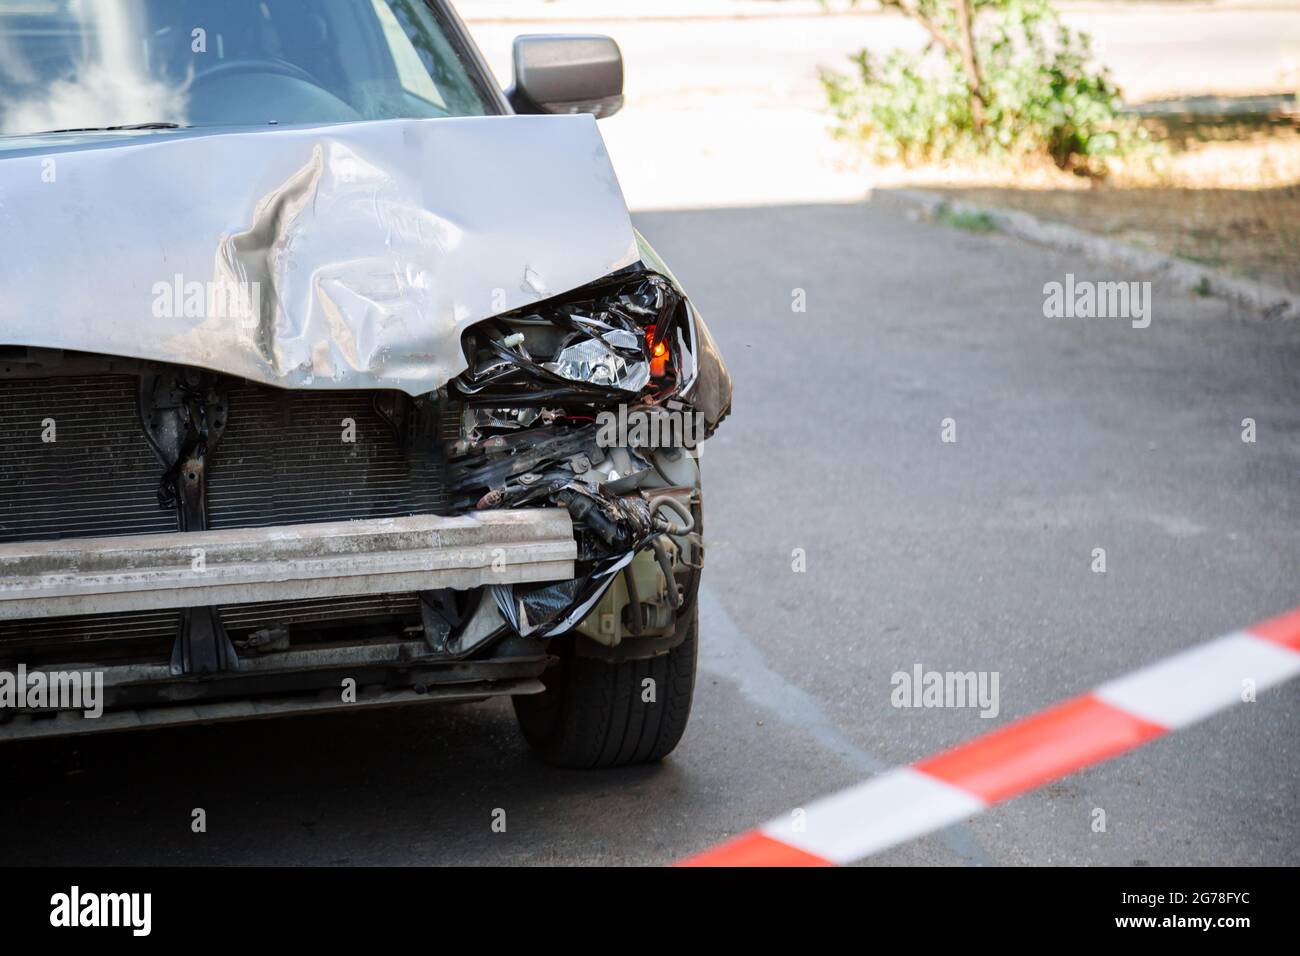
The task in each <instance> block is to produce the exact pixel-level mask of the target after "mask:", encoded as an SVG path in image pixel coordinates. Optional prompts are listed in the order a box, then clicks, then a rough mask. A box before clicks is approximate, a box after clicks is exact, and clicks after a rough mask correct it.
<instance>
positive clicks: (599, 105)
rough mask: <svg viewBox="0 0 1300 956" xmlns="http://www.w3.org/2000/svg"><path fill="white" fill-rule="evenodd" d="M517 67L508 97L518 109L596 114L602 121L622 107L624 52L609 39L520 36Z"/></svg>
mask: <svg viewBox="0 0 1300 956" xmlns="http://www.w3.org/2000/svg"><path fill="white" fill-rule="evenodd" d="M514 66H515V78H514V85H513V86H511V87H510V89H508V90H507V91H506V96H507V97H508V98H509V100H510V105H511V106H513V107H514V109H515V112H516V113H591V114H593V115H594V116H595V117H596V118H597V119H600V118H601V117H605V116H613V115H614V114H615V113H617V112H618V111H619V109H620V108H621V107H622V106H623V54H622V53H621V52H620V51H619V48H618V44H617V43H615V42H614V41H613V40H612V39H611V38H609V37H606V36H599V35H595V34H568V35H546V34H542V35H538V34H531V35H527V36H519V37H515V46H514Z"/></svg>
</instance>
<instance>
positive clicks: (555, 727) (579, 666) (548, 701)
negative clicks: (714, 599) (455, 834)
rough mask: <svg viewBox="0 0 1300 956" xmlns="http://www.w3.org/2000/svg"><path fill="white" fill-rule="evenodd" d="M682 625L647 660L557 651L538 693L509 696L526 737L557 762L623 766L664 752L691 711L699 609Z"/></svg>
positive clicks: (676, 738) (674, 741)
mask: <svg viewBox="0 0 1300 956" xmlns="http://www.w3.org/2000/svg"><path fill="white" fill-rule="evenodd" d="M693 603H694V602H692V604H693ZM681 626H684V627H685V628H686V635H685V637H684V638H683V639H682V641H681V643H679V644H678V645H677V646H676V647H674V648H672V649H671V650H669V651H668V652H667V653H665V654H661V655H659V656H658V657H652V658H649V659H648V660H633V661H620V662H617V663H611V662H608V661H603V660H598V659H596V658H591V657H582V656H580V655H578V654H575V653H573V652H572V650H571V649H570V650H569V652H568V653H565V654H562V655H561V657H560V660H559V662H558V663H557V664H555V665H554V666H553V667H551V668H549V669H548V670H547V671H546V673H545V674H543V675H542V682H543V683H544V684H545V685H546V691H545V692H544V693H541V694H530V695H527V696H522V697H515V698H514V699H513V700H514V706H515V716H516V717H517V718H518V720H519V728H520V729H521V730H522V731H523V734H524V737H525V739H527V741H528V743H529V744H531V745H532V747H533V748H534V749H535V750H537V751H538V753H539V754H540V755H541V757H542V759H543V760H545V761H546V762H547V763H549V764H553V765H554V766H557V767H570V768H576V769H594V768H597V767H628V766H632V765H633V764H641V763H652V762H654V761H657V760H662V759H663V758H664V757H666V756H668V754H670V753H672V751H673V748H674V747H676V746H677V742H678V741H679V740H681V739H682V733H683V732H684V731H685V730H686V721H687V719H688V718H689V717H690V714H691V696H692V693H693V692H694V690H695V658H696V637H697V635H698V633H699V611H698V608H696V607H692V608H691V610H690V611H689V616H688V617H687V618H686V620H685V621H683V622H682V625H681Z"/></svg>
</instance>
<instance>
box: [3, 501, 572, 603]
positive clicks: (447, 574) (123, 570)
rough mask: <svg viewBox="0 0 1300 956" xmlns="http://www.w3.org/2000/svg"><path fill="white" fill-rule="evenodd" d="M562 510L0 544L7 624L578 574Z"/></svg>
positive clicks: (569, 527)
mask: <svg viewBox="0 0 1300 956" xmlns="http://www.w3.org/2000/svg"><path fill="white" fill-rule="evenodd" d="M576 556H577V546H576V544H575V542H574V536H573V526H572V522H571V520H570V518H569V515H568V513H567V512H565V511H564V510H563V509H560V508H530V509H520V510H514V511H488V512H478V513H475V514H470V515H463V516H458V517H439V516H437V515H418V516H414V517H407V518H382V519H378V520H369V521H339V522H326V523H321V524H305V525H289V526H282V527H274V528H243V529H235V530H226V531H194V532H182V533H178V534H155V535H137V536H128V537H116V538H82V539H73V540H65V541H38V542H21V543H16V544H0V620H15V619H20V618H40V617H55V616H59V615H68V614H99V613H110V612H117V611H142V610H153V609H158V608H185V607H205V606H213V605H219V604H233V603H241V604H245V603H251V602H255V601H278V600H303V599H308V598H325V597H350V596H356V595H362V594H396V593H400V592H406V591H418V590H429V589H432V588H456V589H462V590H463V589H468V588H473V587H478V586H480V585H486V584H516V583H522V582H530V581H560V580H567V579H570V578H572V577H573V576H574V569H573V561H574V558H575V557H576Z"/></svg>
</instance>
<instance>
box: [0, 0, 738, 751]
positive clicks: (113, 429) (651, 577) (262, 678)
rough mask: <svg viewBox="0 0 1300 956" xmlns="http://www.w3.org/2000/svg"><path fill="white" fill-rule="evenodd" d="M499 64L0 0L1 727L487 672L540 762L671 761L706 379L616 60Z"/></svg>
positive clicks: (300, 26)
mask: <svg viewBox="0 0 1300 956" xmlns="http://www.w3.org/2000/svg"><path fill="white" fill-rule="evenodd" d="M514 60H515V77H514V84H513V86H512V87H511V88H510V90H509V91H507V92H506V93H502V92H501V91H500V90H498V89H497V88H496V86H495V85H494V83H493V81H492V78H491V75H490V73H489V71H488V70H487V68H486V66H485V65H484V63H483V60H482V58H481V56H480V55H479V53H478V52H477V51H476V50H475V49H474V47H473V45H472V44H471V42H470V40H469V38H468V36H467V34H466V32H465V29H464V26H463V25H462V24H461V22H460V21H459V20H458V19H457V17H456V15H455V13H454V12H453V11H452V10H451V9H450V8H449V7H448V5H447V4H446V3H444V2H441V0H430V2H424V0H223V2H221V3H212V2H206V0H203V2H200V0H96V2H93V3H89V2H80V0H38V2H24V3H21V4H7V3H3V2H0V236H2V237H3V239H2V240H0V242H3V249H2V252H3V255H2V256H0V674H5V675H9V677H10V680H9V681H8V682H7V684H4V685H3V686H8V687H10V688H13V687H15V686H16V684H17V685H19V686H18V687H17V689H18V690H19V691H21V693H18V694H16V695H15V694H9V695H8V696H6V694H5V693H4V692H3V690H2V689H0V739H16V738H30V737H41V736H57V735H63V734H75V733H85V732H94V731H103V730H115V729H126V728H136V727H150V726H159V725H171V724H182V723H204V722H213V721H221V720H230V719H242V718H253V717H264V716H274V715H281V714H300V713H309V712H321V711H338V710H350V709H358V708H367V707H381V706H392V705H398V704H409V703H420V702H430V701H466V700H480V699H485V698H489V697H493V696H510V697H512V699H513V702H514V707H515V711H516V714H517V715H518V718H519V723H520V726H521V728H522V730H523V734H524V736H525V737H526V738H527V740H528V741H529V743H531V744H532V745H533V746H534V747H535V748H536V749H537V750H538V751H539V752H540V753H541V754H542V755H543V756H544V757H545V758H546V759H548V760H550V761H551V762H553V763H556V764H558V765H562V766H572V767H598V766H617V765H625V764H631V763H639V762H645V761H651V760H657V759H659V758H661V757H663V756H664V755H665V754H667V753H668V752H670V751H671V750H672V749H673V748H674V747H675V746H676V744H677V742H678V740H679V739H680V737H681V734H682V732H683V730H684V728H685V725H686V720H687V716H688V712H689V710H690V705H691V696H692V689H693V684H694V675H695V657H696V641H697V610H696V593H697V589H698V587H699V580H700V573H701V568H702V566H703V561H704V541H703V538H702V533H703V513H702V498H701V485H700V469H699V454H698V443H699V441H701V440H703V439H704V438H707V437H708V436H709V435H711V434H712V432H713V430H714V429H715V428H717V426H718V424H719V423H720V422H721V420H722V419H723V418H724V417H725V416H726V414H727V413H728V412H729V410H730V405H731V382H730V378H729V376H728V374H727V371H726V369H725V367H724V365H723V363H722V361H721V359H720V357H719V355H718V352H717V349H716V347H715V345H714V343H713V340H712V339H711V337H710V335H709V332H708V329H707V328H706V327H705V325H704V323H703V321H702V319H701V317H700V315H699V313H698V312H697V311H696V309H695V308H694V306H693V305H692V303H691V302H690V300H689V299H688V298H687V296H686V295H685V293H684V292H683V291H682V288H681V286H680V285H679V283H678V282H677V281H676V280H675V279H674V277H673V276H672V274H671V272H670V271H669V270H668V268H667V267H666V266H665V265H664V263H663V262H662V261H661V260H660V259H659V258H658V256H656V255H655V253H654V252H653V250H651V249H650V247H649V246H648V245H647V244H646V243H645V241H644V239H643V238H642V237H641V236H639V235H638V234H637V233H636V232H635V230H634V229H633V228H632V225H631V222H630V220H629V217H628V212H627V208H626V205H625V203H624V200H623V197H622V194H621V192H620V190H619V186H618V182H617V179H616V177H615V175H614V171H613V169H612V168H611V166H610V162H609V158H608V156H607V154H606V152H605V148H604V144H603V142H602V140H601V137H600V134H599V132H598V131H597V129H596V125H595V118H596V117H598V116H602V115H608V114H609V113H611V112H613V111H615V110H616V109H618V108H619V106H620V105H621V103H622V62H621V58H620V55H619V52H618V48H617V46H615V45H614V43H613V41H611V40H609V39H607V38H603V37H592V36H566V37H539V36H529V37H521V38H519V39H518V40H517V41H516V44H515V50H514ZM525 114H534V115H525ZM20 673H21V674H22V675H23V678H22V680H21V681H18V682H15V681H14V680H13V675H16V674H20ZM74 678H76V680H77V681H78V682H80V681H81V680H82V679H83V678H84V680H85V682H86V686H98V687H100V688H102V690H101V699H100V700H99V701H98V702H97V703H96V706H95V708H90V707H85V706H82V705H83V704H84V703H85V702H84V701H81V702H77V701H71V700H67V699H63V697H64V696H66V695H60V694H59V693H56V692H55V691H56V689H61V690H67V689H69V688H70V687H72V684H73V679H74ZM96 682H98V683H96ZM38 685H39V687H40V688H41V689H42V692H41V693H40V694H35V693H32V691H33V690H34V689H35V688H36V687H37V686H38ZM83 689H84V688H83ZM92 710H98V711H101V712H100V713H92V712H91V711H92Z"/></svg>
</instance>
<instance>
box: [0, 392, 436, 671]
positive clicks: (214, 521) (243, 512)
mask: <svg viewBox="0 0 1300 956" xmlns="http://www.w3.org/2000/svg"><path fill="white" fill-rule="evenodd" d="M137 391H138V379H137V378H136V377H135V376H133V375H92V376H76V377H53V378H48V379H7V380H0V541H43V540H51V539H57V538H70V537H101V536H111V535H126V534H161V533H168V532H176V531H178V530H179V528H178V521H177V515H176V511H175V509H174V508H163V507H161V506H160V505H159V503H158V483H159V480H160V478H161V477H162V473H163V465H162V463H161V462H160V461H159V459H158V458H157V457H156V456H155V455H154V453H153V450H152V448H151V447H150V446H149V444H148V442H147V441H146V440H145V438H144V435H143V432H142V430H141V426H140V423H139V412H138V404H137ZM376 398H377V396H376V393H375V392H369V391H338V392H334V391H329V392H293V391H283V390H279V389H271V388H264V387H260V386H255V385H251V384H242V383H238V384H233V385H232V386H231V388H230V391H229V403H228V405H229V411H228V415H227V419H226V420H227V424H226V429H225V432H224V434H223V435H222V437H221V440H220V441H219V442H218V444H217V446H216V447H215V449H213V451H212V452H211V454H210V456H209V460H208V470H207V477H208V482H207V504H208V527H210V528H213V529H218V528H255V527H267V526H271V525H281V524H297V523H310V522H320V521H344V520H350V519H365V518H390V517H399V516H402V515H407V514H418V513H430V512H432V513H445V511H446V497H445V494H444V492H443V487H442V470H441V466H440V464H439V462H438V460H437V459H435V458H433V457H430V454H426V453H425V452H423V451H418V452H409V453H408V451H406V450H405V449H404V447H403V443H402V442H400V441H399V439H398V435H397V433H396V431H395V427H394V425H392V424H390V422H389V421H388V420H386V419H385V417H384V416H382V415H381V414H380V413H379V412H378V411H377V410H376V404H375V403H376ZM392 398H393V396H392V395H391V394H390V395H389V396H388V399H389V400H390V402H391V399H392ZM398 402H406V398H405V397H404V396H401V397H399V398H398ZM394 404H396V403H394ZM347 419H350V420H351V421H352V422H353V423H354V424H353V427H354V430H355V434H354V437H355V441H352V442H346V441H344V440H343V438H344V434H343V432H344V427H345V424H344V423H345V420H347ZM47 420H52V422H53V427H54V432H53V434H52V436H50V433H49V431H48V425H47ZM407 420H408V421H410V420H413V419H412V416H409V415H408V418H407ZM43 433H44V434H46V435H47V436H50V437H53V438H54V439H55V440H54V441H42V434H43ZM408 444H409V446H410V447H416V446H420V447H424V446H423V445H421V443H419V442H412V443H408ZM428 447H430V448H435V449H436V447H437V445H436V442H435V443H431V444H429V445H428ZM434 453H436V452H434ZM220 610H221V617H222V621H223V623H224V624H225V627H226V629H227V631H228V633H230V635H231V637H232V638H238V637H240V636H241V635H246V634H247V633H249V632H251V631H253V630H257V629H259V628H262V627H270V626H273V625H288V626H290V627H291V633H292V635H293V641H294V643H295V644H298V643H300V641H307V642H311V641H313V640H318V639H335V638H344V639H349V631H350V628H349V625H351V624H353V623H355V624H356V625H357V630H356V633H357V634H360V632H361V631H363V630H365V628H366V627H369V626H374V625H379V626H380V628H381V629H388V630H392V629H390V628H388V624H387V623H385V622H386V621H391V622H393V624H394V628H398V629H400V626H403V625H404V624H409V623H410V622H411V621H412V620H414V621H415V622H417V623H418V621H419V605H418V598H417V596H416V595H414V594H392V595H370V596H362V597H355V598H330V599H321V600H310V601H292V602H274V603H262V604H245V605H231V606H228V607H223V608H221V609H220ZM179 620H180V612H179V611H147V612H130V613H121V614H96V615H79V616H71V617H58V618H41V619H33V620H27V621H4V622H0V661H4V660H22V661H26V662H27V663H29V664H37V663H42V662H57V661H64V662H74V661H78V662H92V661H102V662H125V661H146V660H147V661H154V662H159V661H166V660H167V658H168V657H169V655H170V652H171V645H172V642H173V641H174V639H175V637H176V633H177V630H178V626H179ZM331 627H334V628H335V629H334V630H332V631H331V630H330V628H331ZM372 629H373V628H372ZM358 639H360V638H358Z"/></svg>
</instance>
